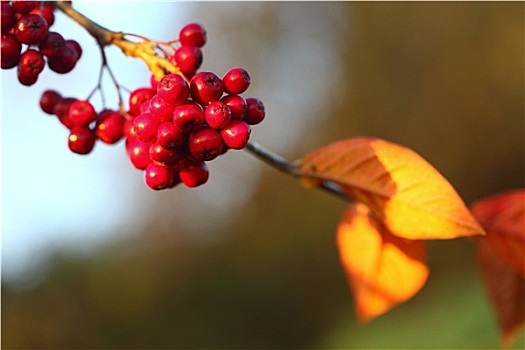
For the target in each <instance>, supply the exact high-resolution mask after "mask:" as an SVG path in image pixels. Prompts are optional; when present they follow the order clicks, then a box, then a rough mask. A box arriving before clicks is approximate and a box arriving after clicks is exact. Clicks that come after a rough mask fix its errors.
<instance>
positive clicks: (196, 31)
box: [179, 23, 207, 47]
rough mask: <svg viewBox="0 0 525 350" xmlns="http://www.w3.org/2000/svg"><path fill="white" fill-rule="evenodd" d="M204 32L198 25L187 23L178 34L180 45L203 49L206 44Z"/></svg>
mask: <svg viewBox="0 0 525 350" xmlns="http://www.w3.org/2000/svg"><path fill="white" fill-rule="evenodd" d="M206 36H207V35H206V30H205V29H204V26H202V25H201V24H199V23H189V24H187V25H185V26H184V27H183V28H182V29H181V31H180V33H179V39H180V43H181V44H182V45H192V46H197V47H203V46H204V44H206V39H207V37H206Z"/></svg>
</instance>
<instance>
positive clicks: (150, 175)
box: [144, 163, 172, 190]
mask: <svg viewBox="0 0 525 350" xmlns="http://www.w3.org/2000/svg"><path fill="white" fill-rule="evenodd" d="M171 177H172V174H171V171H170V169H169V168H168V167H166V166H163V165H160V164H156V163H150V164H148V166H147V167H146V169H145V170H144V181H145V182H146V185H148V187H149V188H151V189H154V190H163V189H165V188H167V187H168V186H169V185H170V183H171V181H172V180H171Z"/></svg>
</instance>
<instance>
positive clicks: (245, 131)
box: [221, 120, 251, 149]
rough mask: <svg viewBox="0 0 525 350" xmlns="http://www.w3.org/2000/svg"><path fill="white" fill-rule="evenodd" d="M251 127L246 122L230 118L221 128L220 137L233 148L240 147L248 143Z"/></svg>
mask: <svg viewBox="0 0 525 350" xmlns="http://www.w3.org/2000/svg"><path fill="white" fill-rule="evenodd" d="M250 133H251V128H250V126H249V125H248V124H246V123H245V122H243V121H240V120H232V121H231V122H230V123H229V124H228V125H226V127H225V128H223V129H222V130H221V137H222V140H223V141H224V143H225V144H226V145H227V146H228V147H229V148H233V149H242V148H244V146H246V144H247V143H248V140H249V138H250Z"/></svg>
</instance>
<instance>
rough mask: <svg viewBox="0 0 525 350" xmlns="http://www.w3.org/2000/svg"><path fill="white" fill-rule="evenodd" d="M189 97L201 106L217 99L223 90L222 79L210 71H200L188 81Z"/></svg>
mask: <svg viewBox="0 0 525 350" xmlns="http://www.w3.org/2000/svg"><path fill="white" fill-rule="evenodd" d="M190 91H191V98H192V99H193V100H194V101H196V102H198V103H200V104H201V105H203V106H206V105H208V104H209V103H210V102H213V101H217V100H218V99H220V98H221V96H222V94H223V92H224V86H223V84H222V80H221V79H220V78H219V77H218V76H217V75H215V74H214V73H212V72H200V73H197V74H195V76H194V77H193V78H192V79H191V81H190Z"/></svg>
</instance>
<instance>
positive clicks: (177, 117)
mask: <svg viewBox="0 0 525 350" xmlns="http://www.w3.org/2000/svg"><path fill="white" fill-rule="evenodd" d="M173 124H175V126H176V127H177V128H178V129H179V130H180V131H182V132H184V133H189V132H192V131H197V130H199V129H200V128H201V127H202V125H203V124H204V112H203V110H202V107H201V106H199V105H198V104H196V103H193V102H190V103H186V104H183V105H180V106H177V107H175V109H174V110H173Z"/></svg>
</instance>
